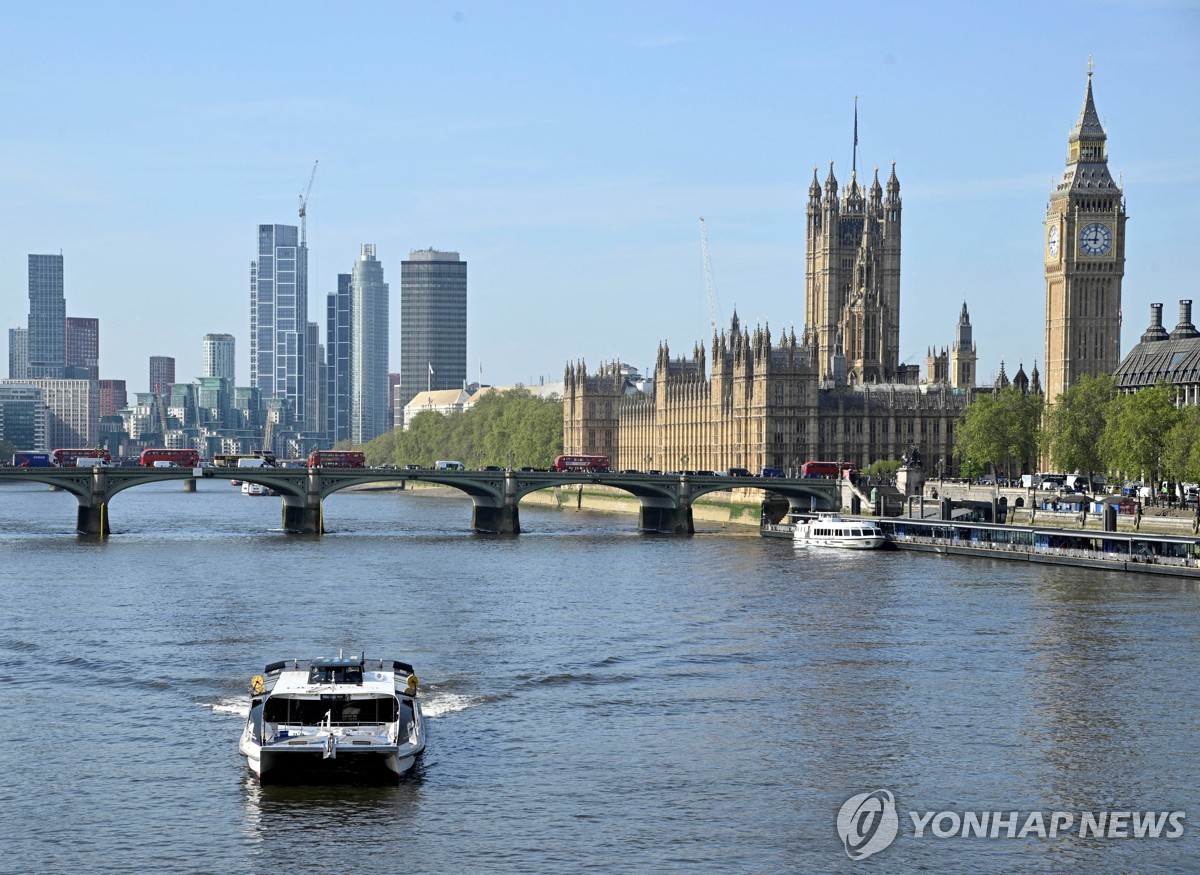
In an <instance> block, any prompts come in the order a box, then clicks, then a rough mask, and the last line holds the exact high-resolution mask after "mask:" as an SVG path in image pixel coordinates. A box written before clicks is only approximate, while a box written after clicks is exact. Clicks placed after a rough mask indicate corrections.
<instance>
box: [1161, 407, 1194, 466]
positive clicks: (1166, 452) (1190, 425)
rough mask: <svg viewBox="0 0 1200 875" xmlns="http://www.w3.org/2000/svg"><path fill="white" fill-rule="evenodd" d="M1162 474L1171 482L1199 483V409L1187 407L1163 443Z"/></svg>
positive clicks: (1183, 409) (1181, 411) (1182, 410)
mask: <svg viewBox="0 0 1200 875" xmlns="http://www.w3.org/2000/svg"><path fill="white" fill-rule="evenodd" d="M1162 458H1163V473H1165V474H1166V475H1167V477H1169V478H1170V479H1172V480H1177V481H1180V482H1185V483H1197V482H1200V407H1194V406H1191V405H1189V406H1187V407H1184V408H1182V409H1181V410H1180V411H1179V420H1178V421H1177V422H1176V423H1175V425H1173V426H1172V427H1171V430H1170V431H1168V432H1167V435H1166V438H1165V439H1164V441H1163V454H1162Z"/></svg>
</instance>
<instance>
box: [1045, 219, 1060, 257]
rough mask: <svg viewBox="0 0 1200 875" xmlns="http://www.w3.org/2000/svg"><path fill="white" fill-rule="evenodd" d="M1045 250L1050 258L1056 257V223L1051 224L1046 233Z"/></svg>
mask: <svg viewBox="0 0 1200 875" xmlns="http://www.w3.org/2000/svg"><path fill="white" fill-rule="evenodd" d="M1046 252H1047V253H1049V255H1050V257H1051V258H1058V225H1051V226H1050V231H1049V233H1048V234H1046Z"/></svg>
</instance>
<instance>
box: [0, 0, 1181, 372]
mask: <svg viewBox="0 0 1200 875" xmlns="http://www.w3.org/2000/svg"><path fill="white" fill-rule="evenodd" d="M909 5H911V7H912V8H906V6H909ZM814 7H815V4H804V3H794V2H758V3H754V2H747V3H741V4H730V3H718V2H706V0H700V2H697V0H690V2H653V3H644V2H643V3H630V2H624V0H609V2H605V3H589V4H582V3H556V2H544V3H539V2H519V0H518V2H507V3H503V4H500V3H494V2H492V3H479V2H453V3H437V2H423V3H404V2H351V3H340V4H334V3H310V2H291V3H286V4H285V3H282V2H262V3H232V2H217V0H213V2H207V3H204V4H198V3H189V4H184V3H149V2H147V3H123V2H119V0H116V2H110V3H106V4H95V3H88V4H82V3H79V4H76V3H56V4H53V5H50V6H47V5H41V6H38V5H36V4H15V5H14V6H13V7H11V8H9V9H7V10H6V12H5V20H6V25H7V26H6V27H5V28H4V29H3V32H2V33H0V64H3V65H4V66H5V67H6V68H7V69H5V70H4V75H3V76H0V106H2V107H3V119H4V124H3V125H2V126H0V328H11V327H19V326H23V325H25V324H26V319H27V312H28V297H27V294H28V292H27V288H28V286H27V255H28V254H29V253H54V252H61V253H62V254H63V256H64V265H65V267H64V273H65V286H66V298H67V314H68V315H69V316H89V317H99V319H100V344H101V346H100V376H101V378H103V379H125V380H126V381H127V383H128V388H129V390H130V391H131V392H134V391H146V389H147V388H148V387H147V384H148V374H147V370H148V365H147V362H148V358H149V357H150V356H151V355H170V356H174V357H175V358H176V360H177V370H176V372H177V378H178V379H180V380H184V379H189V378H194V377H198V376H199V375H200V373H201V351H202V339H203V336H204V335H205V334H207V333H210V332H227V333H230V334H233V335H235V337H236V338H237V342H238V357H237V369H238V370H237V382H238V383H239V384H242V385H245V384H247V383H248V382H249V355H248V352H249V339H248V334H249V263H250V260H251V259H252V257H253V256H254V254H255V245H256V233H257V225H258V224H260V223H279V224H299V219H298V217H297V210H298V206H299V197H300V194H301V193H302V192H303V191H304V190H305V187H306V186H307V184H308V181H309V177H310V174H311V173H312V168H313V164H314V162H319V165H318V168H317V172H316V176H315V179H314V180H313V185H312V189H311V191H310V193H309V198H308V209H307V213H308V216H307V219H308V222H307V224H308V243H309V250H310V253H309V317H310V319H311V320H312V321H317V322H319V323H320V324H321V333H322V339H324V312H325V296H326V294H328V293H329V292H331V291H333V290H334V289H335V288H336V276H337V274H338V273H348V272H349V271H350V269H351V267H352V266H353V264H354V261H355V260H356V258H357V257H358V254H359V248H360V245H361V244H363V243H374V244H376V247H377V255H378V258H379V260H380V261H381V262H382V264H383V268H384V278H385V280H387V281H388V282H389V283H390V286H391V302H392V304H391V325H390V334H391V338H392V340H391V349H390V367H389V370H392V371H398V370H399V360H400V359H399V356H400V342H399V341H400V328H399V321H400V308H399V303H400V300H399V299H400V262H401V261H403V260H404V259H406V258H407V257H408V254H409V252H410V251H411V250H414V249H424V248H428V247H431V246H432V247H434V248H437V249H442V250H454V251H457V252H459V253H461V256H462V258H463V259H464V260H466V261H467V262H468V342H467V344H468V367H467V373H468V377H469V378H470V379H478V378H480V376H482V379H483V381H485V382H487V383H491V384H495V385H509V384H513V383H518V382H520V383H526V384H536V383H537V382H539V381H540V380H542V379H545V380H546V381H547V382H549V381H554V380H560V379H561V378H562V373H563V368H564V366H565V364H566V363H567V362H568V361H576V360H579V359H583V360H585V361H586V362H587V364H588V366H589V368H590V369H593V370H594V369H595V368H596V366H598V365H599V364H600V363H601V362H604V361H613V360H617V359H619V360H621V361H625V362H628V363H630V364H632V365H634V366H636V367H639V368H641V369H643V370H649V368H650V367H651V366H652V365H653V362H654V356H655V352H656V349H657V346H658V344H659V342H660V341H666V342H667V343H669V345H670V348H671V350H672V352H673V354H685V353H687V354H690V352H691V349H692V346H693V344H694V343H695V342H697V341H703V342H706V344H707V340H708V338H709V337H710V336H711V333H712V331H711V327H710V307H709V298H708V294H707V289H706V282H705V276H704V269H703V258H702V247H701V236H700V224H699V218H700V217H701V216H703V217H704V220H705V223H706V225H707V230H708V238H709V250H710V261H711V267H712V275H713V286H714V291H715V295H714V305H715V306H714V308H713V309H714V310H715V312H716V315H717V321H718V323H719V324H721V325H727V324H728V321H729V317H730V315H731V312H732V310H733V309H734V307H736V309H737V313H738V315H739V317H740V318H741V319H742V321H743V322H749V323H750V324H752V325H753V324H754V323H764V324H767V325H769V326H770V328H771V329H772V331H773V333H774V334H775V336H778V332H779V330H780V329H782V328H792V327H794V328H795V330H796V332H797V334H799V333H800V332H801V330H802V329H803V327H804V326H803V320H804V257H805V253H804V235H805V216H804V210H805V203H806V199H807V190H808V186H809V184H810V183H811V181H812V178H813V171H814V168H817V171H818V176H819V178H820V180H821V181H822V182H823V181H824V179H825V176H826V174H827V173H828V171H829V164H830V161H832V162H833V165H834V173H835V174H836V176H837V178H838V180H839V182H840V183H845V182H846V181H847V180H848V179H849V175H850V165H851V161H852V144H853V123H854V122H853V118H854V100H855V97H857V98H858V138H859V145H858V153H857V163H858V167H859V174H860V178H863V179H864V180H865V181H866V182H868V183H869V181H870V175H871V174H872V173H873V172H874V170H875V168H876V167H878V169H879V173H880V178H881V181H886V179H887V176H888V174H889V173H890V172H891V164H892V162H893V161H894V162H895V168H896V175H897V177H898V179H899V181H900V194H901V197H902V199H903V252H902V266H901V314H900V338H901V357H902V360H903V361H904V362H906V363H910V364H912V363H916V364H920V365H921V368H922V375H924V363H925V356H926V352H927V350H928V349H929V347H943V346H948V345H949V344H950V343H952V342H953V339H954V329H955V324H956V322H957V318H958V314H959V310H960V308H961V306H962V303H963V302H964V301H965V302H966V303H967V306H968V308H969V310H970V314H971V321H972V324H973V326H974V338H975V341H976V345H977V349H978V356H979V379H980V381H981V382H990V381H991V380H992V379H993V378H994V377H995V375H996V373H997V372H998V370H999V366H1000V362H1001V360H1002V359H1003V360H1004V362H1005V369H1006V371H1007V373H1008V375H1009V376H1010V377H1011V376H1012V375H1013V374H1014V373H1016V370H1017V367H1018V365H1019V364H1023V365H1024V366H1025V369H1026V371H1028V370H1030V368H1031V366H1032V364H1033V362H1034V360H1035V359H1036V360H1037V362H1038V363H1039V367H1041V362H1042V359H1043V358H1044V320H1045V282H1044V279H1043V260H1042V258H1043V256H1042V240H1043V222H1044V219H1045V210H1046V203H1047V200H1048V198H1049V194H1050V191H1051V188H1052V186H1053V183H1054V182H1055V181H1056V180H1057V179H1058V178H1059V177H1060V176H1061V175H1062V173H1063V170H1064V167H1065V162H1066V153H1067V138H1068V135H1069V133H1070V130H1071V129H1072V127H1073V126H1074V125H1075V122H1076V120H1077V119H1078V117H1079V113H1080V110H1081V109H1082V106H1083V99H1084V94H1085V90H1086V85H1087V71H1088V63H1089V59H1090V60H1091V61H1092V62H1093V63H1094V68H1093V70H1094V78H1093V88H1094V93H1095V100H1096V106H1097V109H1098V111H1099V114H1100V118H1101V122H1102V123H1103V125H1104V127H1105V130H1106V133H1107V135H1108V151H1109V167H1110V170H1111V171H1112V172H1113V174H1114V175H1115V176H1117V177H1118V179H1119V180H1120V182H1121V184H1122V186H1123V188H1124V192H1125V198H1126V203H1127V209H1128V214H1129V217H1130V218H1129V223H1128V226H1127V247H1126V258H1127V261H1126V273H1125V279H1124V284H1123V293H1122V295H1123V313H1124V322H1123V331H1122V352H1123V353H1124V352H1125V351H1128V349H1129V348H1130V347H1131V346H1132V345H1133V344H1134V343H1136V342H1137V338H1138V336H1139V335H1140V334H1141V332H1142V331H1143V330H1144V329H1145V327H1146V325H1147V324H1148V322H1149V305H1150V303H1152V302H1162V303H1164V304H1165V307H1164V321H1165V322H1166V323H1167V327H1168V329H1169V328H1170V327H1171V326H1172V325H1174V322H1175V314H1176V312H1177V308H1178V303H1177V302H1178V300H1179V299H1181V298H1200V283H1198V281H1197V276H1196V273H1195V255H1196V252H1197V248H1196V238H1195V234H1196V228H1197V226H1198V225H1200V98H1197V96H1196V90H1195V84H1194V83H1195V81H1196V79H1197V72H1198V70H1200V0H1176V2H1104V0H1088V2H1065V3H1051V4H1045V3H1031V2H1022V0H1018V2H1013V3H1005V4H968V3H961V2H956V3H944V2H933V3H925V4H895V3H882V2H872V0H867V2H862V3H858V4H852V5H850V6H846V5H843V4H823V5H822V8H820V9H817V8H814ZM7 343H8V336H7V331H3V332H0V348H2V349H3V351H4V358H3V359H0V361H3V362H7Z"/></svg>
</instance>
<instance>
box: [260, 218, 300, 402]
mask: <svg viewBox="0 0 1200 875" xmlns="http://www.w3.org/2000/svg"><path fill="white" fill-rule="evenodd" d="M307 331H308V249H307V247H306V246H305V245H304V243H302V242H301V241H300V239H299V229H298V228H297V227H296V226H295V225H259V226H258V255H257V257H256V258H255V260H254V261H252V262H250V385H252V386H254V387H256V388H257V389H259V390H260V392H261V393H262V398H263V400H264V401H267V400H270V399H279V400H283V401H286V402H287V403H288V405H289V406H290V408H291V413H292V416H293V418H294V420H295V421H296V422H298V423H303V422H304V419H305V417H304V412H305V411H304V404H305V399H306V396H307V392H306V391H305V340H306V338H305V335H306V334H307Z"/></svg>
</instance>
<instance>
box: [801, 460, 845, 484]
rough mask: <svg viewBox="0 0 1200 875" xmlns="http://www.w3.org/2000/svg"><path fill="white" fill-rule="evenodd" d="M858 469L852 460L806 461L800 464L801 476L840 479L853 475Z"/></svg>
mask: <svg viewBox="0 0 1200 875" xmlns="http://www.w3.org/2000/svg"><path fill="white" fill-rule="evenodd" d="M857 473H858V469H857V468H855V467H854V465H853V464H851V463H850V462H805V463H804V464H803V465H801V466H800V476H801V477H824V478H826V479H828V480H840V479H843V478H847V479H848V478H850V477H853V476H854V475H855V474H857Z"/></svg>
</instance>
